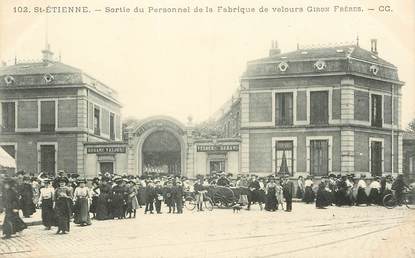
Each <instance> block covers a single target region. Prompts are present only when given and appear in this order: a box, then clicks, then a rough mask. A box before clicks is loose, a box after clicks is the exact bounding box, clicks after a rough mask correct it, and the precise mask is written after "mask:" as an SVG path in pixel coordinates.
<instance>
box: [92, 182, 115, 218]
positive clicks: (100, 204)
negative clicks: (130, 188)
mask: <svg viewBox="0 0 415 258" xmlns="http://www.w3.org/2000/svg"><path fill="white" fill-rule="evenodd" d="M99 190H100V193H99V196H98V199H97V207H96V210H95V212H96V217H95V218H96V219H97V220H106V219H109V218H110V214H109V206H110V203H111V202H110V200H111V190H112V188H111V186H110V185H109V184H102V185H101V186H100V187H99Z"/></svg>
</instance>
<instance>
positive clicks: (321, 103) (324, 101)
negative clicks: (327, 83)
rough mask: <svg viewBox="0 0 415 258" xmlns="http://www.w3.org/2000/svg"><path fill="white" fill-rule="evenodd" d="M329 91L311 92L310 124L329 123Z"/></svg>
mask: <svg viewBox="0 0 415 258" xmlns="http://www.w3.org/2000/svg"><path fill="white" fill-rule="evenodd" d="M328 96H329V94H328V91H313V92H310V124H313V125H321V124H328V121H329V105H328V100H329V97H328Z"/></svg>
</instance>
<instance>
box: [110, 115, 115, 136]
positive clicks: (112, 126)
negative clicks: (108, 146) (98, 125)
mask: <svg viewBox="0 0 415 258" xmlns="http://www.w3.org/2000/svg"><path fill="white" fill-rule="evenodd" d="M110 139H111V140H115V115H114V113H110Z"/></svg>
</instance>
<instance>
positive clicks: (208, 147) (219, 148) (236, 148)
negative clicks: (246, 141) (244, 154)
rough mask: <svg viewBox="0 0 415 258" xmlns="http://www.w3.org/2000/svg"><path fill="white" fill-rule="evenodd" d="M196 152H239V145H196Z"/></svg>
mask: <svg viewBox="0 0 415 258" xmlns="http://www.w3.org/2000/svg"><path fill="white" fill-rule="evenodd" d="M197 151H198V152H205V151H239V145H235V144H232V145H198V146H197Z"/></svg>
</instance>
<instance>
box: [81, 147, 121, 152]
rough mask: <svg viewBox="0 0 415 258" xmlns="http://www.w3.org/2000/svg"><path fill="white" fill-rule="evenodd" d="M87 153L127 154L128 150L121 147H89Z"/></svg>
mask: <svg viewBox="0 0 415 258" xmlns="http://www.w3.org/2000/svg"><path fill="white" fill-rule="evenodd" d="M86 151H87V153H125V151H126V148H125V147H121V146H115V147H88V148H87V149H86Z"/></svg>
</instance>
